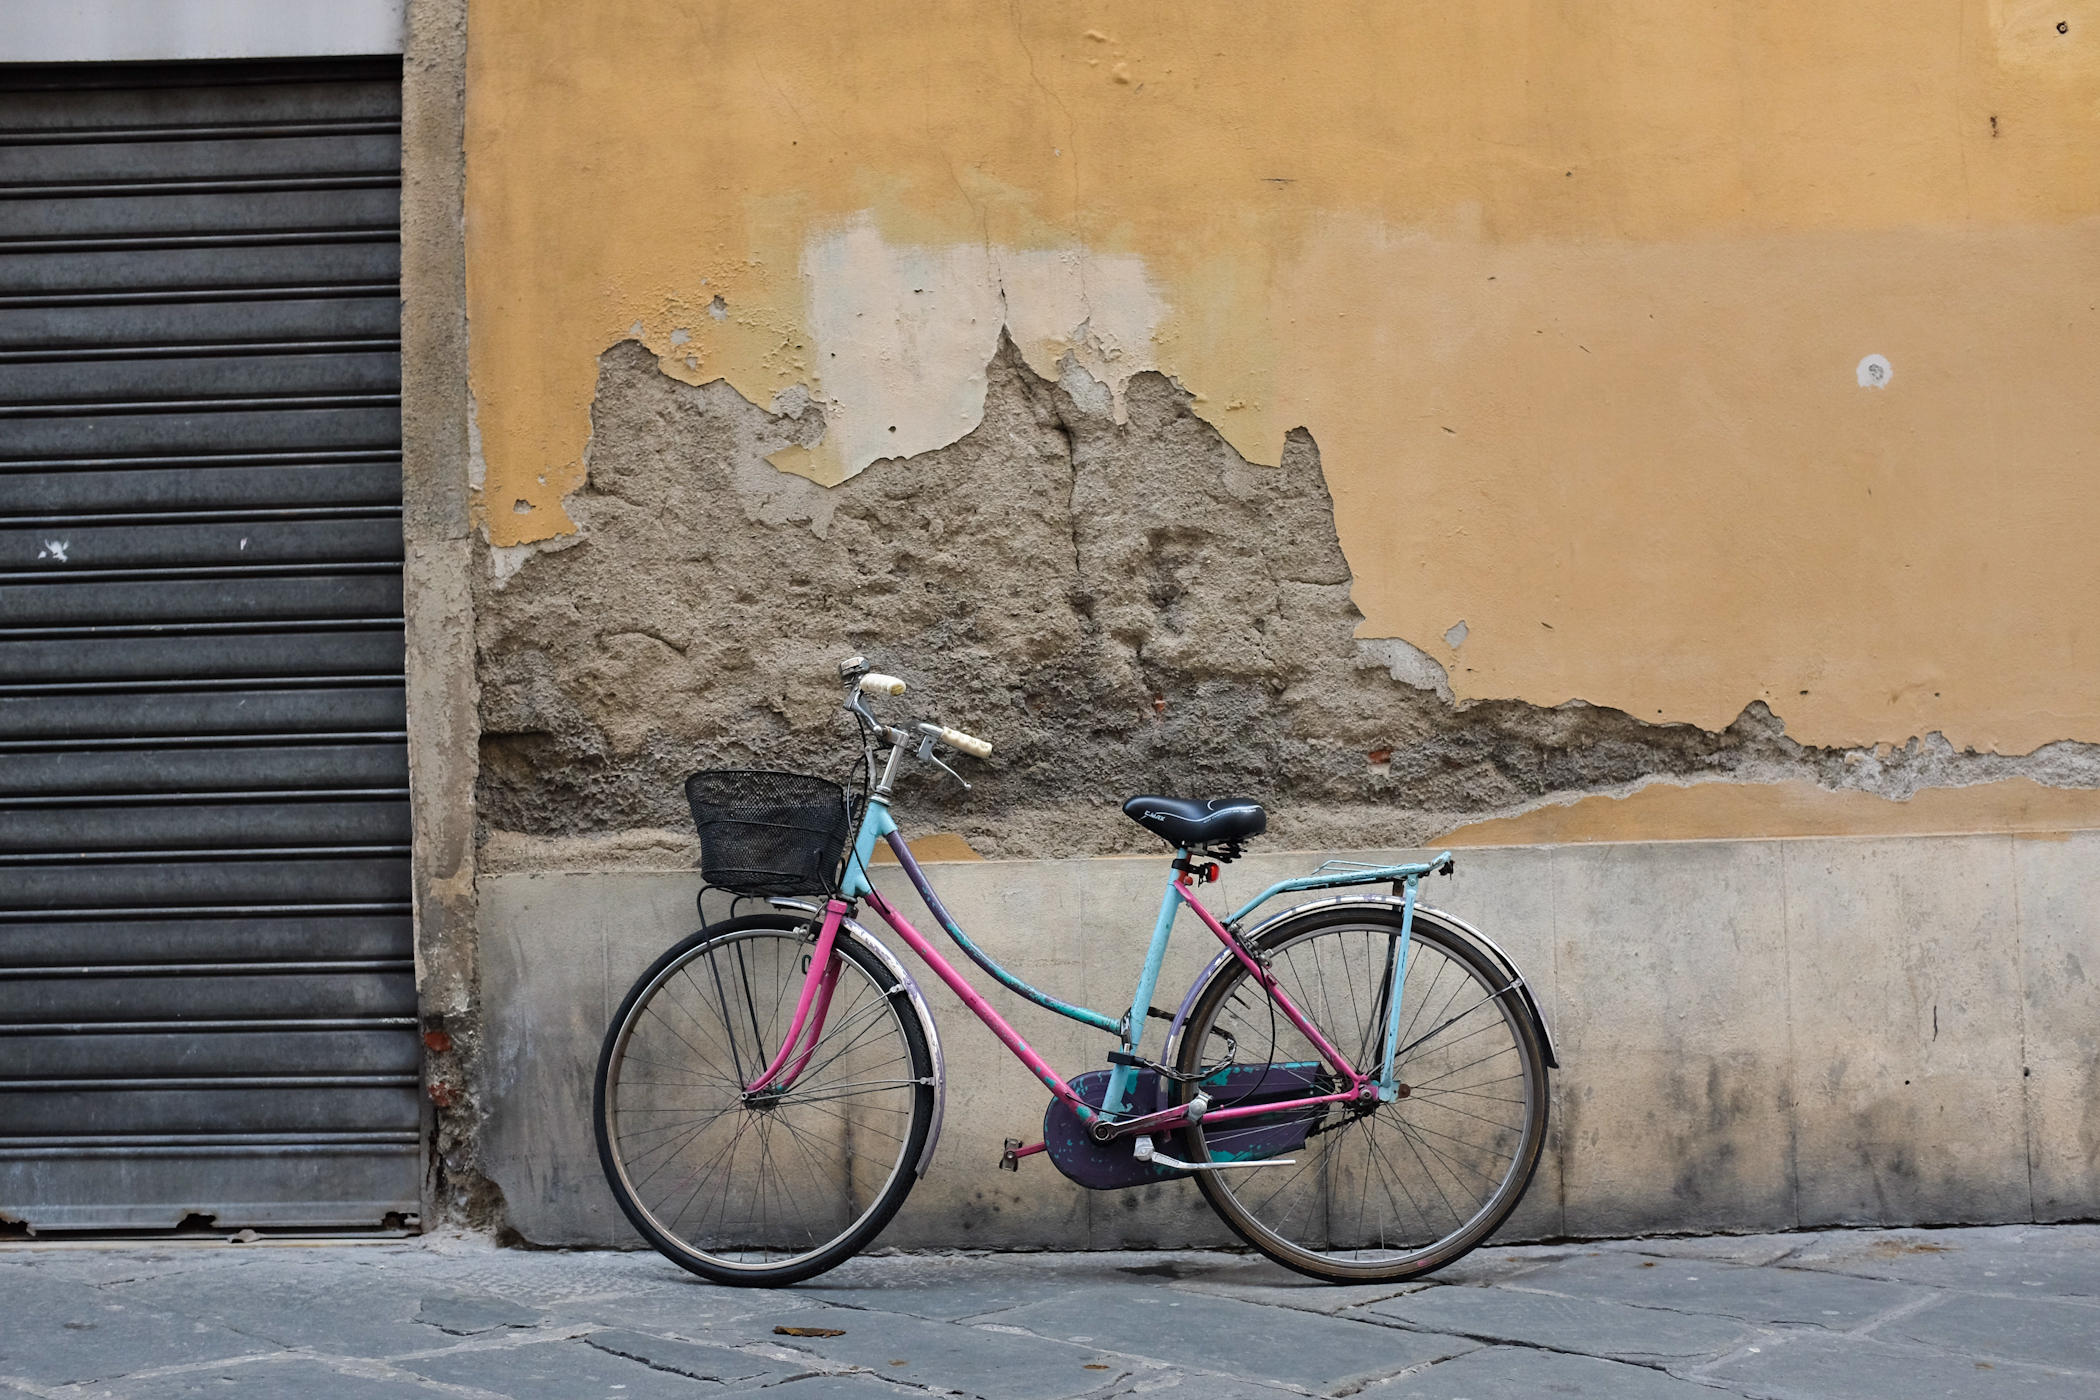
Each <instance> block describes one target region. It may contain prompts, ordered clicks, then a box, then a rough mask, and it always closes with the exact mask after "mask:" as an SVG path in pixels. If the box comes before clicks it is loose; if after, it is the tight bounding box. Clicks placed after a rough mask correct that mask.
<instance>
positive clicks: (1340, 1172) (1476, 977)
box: [1175, 903, 1548, 1283]
mask: <svg viewBox="0 0 2100 1400" xmlns="http://www.w3.org/2000/svg"><path fill="white" fill-rule="evenodd" d="M1399 929H1400V911H1399V910H1397V909H1394V908H1392V907H1391V906H1389V905H1383V904H1369V903H1363V904H1343V905H1339V906H1332V907H1329V908H1325V909H1318V910H1314V911H1311V912H1308V913H1306V914H1305V915H1303V916H1302V917H1299V918H1293V919H1288V920H1286V921H1285V922H1283V923H1280V924H1278V925H1277V926H1276V927H1275V928H1273V929H1271V930H1270V931H1269V932H1268V933H1266V934H1264V935H1263V936H1262V938H1261V940H1260V944H1259V946H1258V947H1257V948H1256V949H1255V950H1254V951H1255V952H1256V953H1257V954H1258V955H1259V956H1260V957H1261V958H1262V959H1263V960H1264V961H1265V962H1267V963H1268V965H1269V967H1270V969H1271V971H1272V972H1273V973H1274V974H1275V976H1276V977H1277V980H1278V982H1279V984H1280V985H1282V987H1283V990H1284V992H1285V993H1286V994H1287V995H1288V996H1289V997H1290V998H1291V1000H1292V1001H1293V1002H1294V1003H1295V1004H1296V1005H1297V1006H1298V1008H1299V1010H1300V1011H1302V1012H1303V1013H1304V1014H1305V1016H1306V1018H1307V1019H1308V1020H1310V1021H1311V1022H1312V1023H1313V1024H1314V1025H1315V1026H1317V1027H1318V1028H1319V1030H1320V1031H1321V1033H1322V1034H1323V1035H1325V1036H1327V1037H1328V1039H1329V1040H1330V1041H1331V1042H1332V1043H1333V1044H1334V1045H1335V1046H1336V1047H1337V1048H1338V1049H1340V1050H1341V1051H1342V1053H1343V1054H1345V1055H1348V1056H1351V1057H1352V1058H1353V1059H1354V1062H1355V1063H1356V1065H1357V1067H1358V1068H1359V1069H1362V1068H1366V1067H1367V1066H1368V1067H1374V1068H1375V1066H1376V1063H1377V1060H1378V1057H1379V1055H1380V1054H1381V1053H1382V1047H1383V1043H1384V1042H1383V1037H1384V1026H1385V1014H1384V1013H1385V1003H1384V991H1383V987H1384V984H1385V973H1384V968H1385V966H1386V964H1385V962H1384V958H1385V956H1386V950H1388V949H1390V948H1391V947H1392V946H1394V944H1395V942H1396V938H1395V935H1397V934H1398V932H1399ZM1507 980H1508V979H1507V976H1506V974H1505V972H1504V971H1503V969H1502V968H1501V967H1500V966H1498V965H1496V964H1495V963H1494V962H1493V961H1492V960H1491V959H1490V958H1489V957H1487V956H1486V955H1485V954H1484V953H1483V952H1482V951H1481V950H1480V949H1479V948H1478V947H1477V946H1476V945H1475V944H1474V943H1473V942H1472V941H1471V940H1468V939H1466V938H1464V937H1462V936H1460V935H1459V934H1458V933H1457V932H1456V931H1455V930H1453V929H1451V928H1449V927H1448V926H1446V925H1443V924H1441V923H1439V922H1438V921H1437V919H1436V917H1435V915H1434V914H1431V913H1427V912H1425V911H1420V910H1418V911H1417V912H1416V914H1415V920H1414V927H1413V937H1412V946H1411V950H1410V953H1409V956H1408V962H1407V974H1406V978H1405V981H1404V984H1403V988H1402V995H1401V1024H1402V1028H1403V1029H1402V1034H1401V1037H1400V1042H1399V1043H1400V1046H1401V1047H1402V1048H1403V1050H1404V1053H1403V1054H1402V1055H1401V1056H1399V1057H1397V1058H1396V1059H1395V1062H1394V1064H1395V1077H1396V1078H1397V1079H1398V1080H1400V1081H1401V1082H1402V1083H1403V1084H1408V1085H1409V1093H1408V1095H1407V1096H1406V1097H1403V1098H1399V1099H1397V1100H1395V1101H1394V1102H1391V1103H1380V1104H1375V1105H1371V1106H1369V1107H1368V1108H1362V1107H1356V1106H1328V1107H1323V1108H1320V1109H1316V1110H1309V1111H1302V1112H1301V1114H1300V1115H1299V1116H1298V1118H1297V1119H1296V1120H1291V1119H1290V1117H1289V1115H1284V1116H1283V1117H1281V1118H1279V1117H1277V1116H1274V1115H1271V1116H1266V1117H1264V1118H1261V1119H1254V1120H1242V1122H1241V1124H1240V1125H1239V1126H1238V1127H1235V1126H1234V1125H1233V1124H1232V1123H1231V1122H1230V1121H1227V1122H1219V1123H1212V1122H1209V1121H1206V1122H1204V1123H1201V1124H1198V1125H1195V1126H1193V1127H1190V1128H1185V1129H1183V1130H1182V1134H1181V1135H1182V1139H1183V1141H1184V1143H1185V1144H1186V1147H1187V1150H1188V1152H1189V1160H1191V1161H1193V1162H1199V1163H1207V1162H1213V1161H1232V1160H1251V1159H1253V1158H1255V1157H1258V1156H1275V1157H1277V1158H1278V1159H1279V1160H1282V1159H1284V1158H1286V1157H1287V1158H1289V1159H1292V1160H1294V1161H1295V1163H1296V1165H1295V1166H1291V1167H1286V1166H1282V1165H1279V1166H1277V1167H1275V1168H1272V1169H1258V1168H1257V1169H1235V1170H1230V1171H1204V1172H1197V1173H1195V1176H1196V1179H1197V1185H1198V1186H1199V1187H1200V1188H1201V1190H1202V1192H1203V1195H1204V1199H1205V1200H1207V1201H1208V1202H1209V1203H1210V1206H1211V1208H1212V1209H1213V1210H1214V1211H1216V1212H1217V1213H1218V1216H1219V1218H1220V1219H1222V1220H1223V1221H1224V1222H1225V1224H1226V1225H1227V1226H1228V1227H1230V1228H1231V1229H1232V1231H1233V1232H1234V1233H1235V1234H1237V1235H1238V1236H1239V1237H1240V1238H1241V1239H1243V1240H1245V1241H1246V1242H1247V1243H1248V1244H1250V1245H1252V1246H1253V1247H1254V1248H1255V1249H1257V1250H1259V1251H1261V1253H1263V1254H1265V1255H1267V1256H1268V1257H1269V1258H1271V1259H1273V1260H1275V1261H1276V1262H1277V1263H1279V1264H1282V1265H1283V1266H1284V1267H1286V1268H1289V1269H1294V1270H1296V1271H1298V1272H1299V1273H1303V1274H1308V1275H1311V1276H1312V1277H1314V1278H1320V1279H1325V1280H1328V1281H1329V1282H1335V1283H1364V1282H1378V1283H1388V1282H1398V1281H1404V1280H1406V1279H1411V1278H1419V1277H1421V1276H1422V1275H1424V1274H1428V1273H1431V1272H1433V1271H1434V1270H1437V1269H1440V1268H1443V1267H1444V1266H1445V1265H1447V1264H1449V1263H1451V1262H1452V1261H1453V1260H1456V1259H1459V1258H1461V1257H1463V1256H1464V1255H1465V1254H1466V1253H1467V1252H1469V1251H1470V1250H1472V1249H1474V1248H1476V1247H1477V1246H1479V1245H1480V1244H1481V1243H1483V1242H1484V1241H1486V1240H1487V1239H1488V1237H1489V1236H1491V1235H1492V1234H1494V1232H1495V1231H1496V1230H1497V1229H1499V1228H1500V1227H1501V1226H1502V1224H1503V1222H1504V1221H1506V1220H1507V1219H1508V1218H1509V1215H1510V1212H1511V1211H1513V1210H1515V1209H1516V1207H1517V1204H1518V1202H1519V1201H1521V1200H1522V1199H1523V1196H1524V1192H1525V1190H1526V1188H1527V1187H1529V1185H1530V1184H1531V1177H1532V1174H1533V1172H1534V1171H1536V1170H1537V1167H1538V1161H1539V1156H1540V1154H1541V1152H1542V1151H1543V1150H1544V1146H1545V1139H1546V1119H1547V1107H1548V1084H1547V1071H1546V1062H1545V1059H1546V1057H1545V1054H1544V1053H1543V1049H1542V1047H1541V1045H1540V1041H1539V1036H1538V1031H1537V1027H1536V1026H1535V1025H1534V1023H1533V1021H1532V1018H1531V1015H1530V1011H1529V1008H1528V1007H1527V1006H1526V1005H1525V1003H1524V1000H1523V997H1522V994H1521V993H1520V992H1519V991H1517V990H1515V989H1514V988H1505V986H1504V984H1505V983H1506V982H1507ZM1273 1008H1274V1003H1273V1002H1272V1001H1271V1000H1270V999H1269V997H1268V996H1267V995H1266V994H1265V993H1264V992H1262V990H1261V988H1260V987H1259V985H1258V984H1256V983H1254V982H1253V981H1252V980H1251V979H1250V978H1249V977H1248V975H1247V971H1246V968H1245V966H1244V965H1243V964H1242V963H1241V962H1240V961H1239V960H1238V959H1236V958H1235V959H1230V960H1228V961H1227V962H1225V963H1224V964H1223V965H1221V966H1220V967H1219V969H1218V970H1217V971H1216V972H1215V973H1214V974H1212V977H1211V979H1210V981H1209V982H1208V983H1206V984H1205V986H1204V987H1203V989H1202V990H1201V991H1200V992H1199V993H1198V995H1197V998H1196V1003H1195V1007H1194V1009H1193V1010H1192V1011H1191V1013H1190V1015H1189V1019H1188V1022H1187V1024H1186V1026H1185V1027H1184V1028H1183V1030H1182V1033H1181V1038H1180V1044H1179V1053H1178V1055H1177V1057H1176V1059H1177V1068H1178V1069H1179V1070H1180V1072H1181V1074H1183V1075H1185V1076H1189V1078H1188V1079H1185V1080H1183V1081H1182V1082H1181V1083H1180V1085H1179V1087H1178V1088H1177V1090H1176V1094H1175V1098H1176V1100H1177V1101H1178V1102H1186V1101H1187V1100H1188V1099H1189V1098H1190V1097H1192V1096H1193V1095H1194V1093H1195V1092H1196V1090H1197V1088H1198V1087H1199V1085H1198V1082H1197V1081H1198V1080H1199V1079H1200V1078H1201V1077H1202V1076H1203V1074H1204V1073H1206V1072H1209V1073H1216V1069H1215V1066H1217V1065H1218V1064H1219V1063H1220V1060H1219V1059H1218V1056H1219V1054H1220V1053H1221V1048H1220V1047H1221V1042H1220V1039H1219V1037H1220V1036H1225V1037H1228V1038H1229V1039H1227V1040H1226V1041H1224V1042H1222V1044H1223V1045H1229V1046H1230V1047H1231V1049H1230V1050H1229V1052H1225V1053H1228V1054H1229V1056H1230V1058H1232V1059H1234V1060H1235V1061H1236V1063H1237V1064H1238V1065H1240V1066H1242V1067H1244V1066H1247V1065H1249V1064H1256V1065H1259V1064H1260V1063H1261V1062H1262V1061H1263V1060H1264V1059H1267V1060H1268V1061H1269V1062H1271V1063H1274V1064H1289V1065H1297V1066H1303V1067H1305V1068H1301V1069H1299V1070H1298V1071H1297V1073H1298V1074H1299V1075H1300V1077H1301V1078H1302V1077H1303V1076H1304V1074H1305V1073H1306V1070H1307V1069H1309V1068H1310V1065H1309V1062H1313V1061H1317V1060H1318V1056H1317V1054H1315V1053H1314V1052H1313V1051H1312V1049H1311V1046H1310V1043H1309V1042H1308V1041H1306V1039H1305V1038H1304V1036H1303V1034H1302V1033H1301V1032H1299V1031H1298V1030H1297V1029H1296V1027H1294V1026H1292V1025H1291V1023H1290V1022H1289V1020H1288V1019H1286V1018H1285V1017H1284V1016H1283V1015H1282V1014H1281V1012H1276V1011H1274V1010H1273ZM1410 1008H1412V1009H1410ZM1454 1012H1456V1013H1458V1014H1457V1015H1456V1016H1455V1017H1454V1018H1453V1019H1452V1020H1451V1021H1450V1023H1449V1024H1448V1025H1444V1026H1439V1024H1438V1022H1439V1021H1440V1020H1441V1019H1443V1018H1445V1017H1447V1016H1452V1015H1453V1013H1454ZM1411 1040H1413V1041H1416V1042H1417V1043H1415V1044H1414V1045H1412V1046H1410V1044H1409V1042H1410V1041H1411ZM1469 1041H1470V1042H1473V1043H1471V1044H1468V1043H1467V1042H1469ZM1206 1053H1208V1054H1210V1055H1211V1056H1212V1058H1211V1059H1210V1060H1209V1061H1208V1062H1206V1061H1205V1059H1204V1056H1205V1054H1206ZM1239 1075H1240V1082H1245V1081H1246V1079H1247V1077H1248V1076H1247V1071H1246V1070H1245V1069H1244V1068H1242V1069H1241V1070H1240V1071H1239ZM1461 1076H1462V1077H1461ZM1218 1082H1228V1081H1224V1080H1221V1081H1218ZM1295 1092H1303V1091H1302V1090H1298V1091H1295ZM1227 1102H1228V1100H1227V1099H1226V1098H1225V1097H1224V1096H1222V1095H1220V1096H1219V1097H1218V1101H1217V1102H1216V1103H1214V1105H1213V1111H1215V1109H1217V1108H1221V1107H1225V1106H1226V1104H1227ZM1279 1123H1280V1124H1281V1125H1282V1127H1281V1131H1279ZM1294 1130H1295V1131H1294ZM1235 1133H1237V1134H1238V1137H1239V1140H1240V1144H1241V1145H1242V1146H1243V1147H1247V1146H1248V1145H1249V1144H1252V1146H1251V1147H1248V1150H1243V1151H1241V1152H1239V1153H1238V1154H1235V1152H1234V1150H1233V1149H1234V1146H1235V1144H1234V1141H1233V1137H1234V1134H1235ZM1279 1143H1281V1144H1283V1145H1282V1146H1281V1147H1279V1146H1278V1144H1279ZM1374 1187H1375V1188H1377V1189H1376V1190H1375V1191H1374V1189H1373V1188H1374ZM1352 1198H1353V1199H1352Z"/></svg>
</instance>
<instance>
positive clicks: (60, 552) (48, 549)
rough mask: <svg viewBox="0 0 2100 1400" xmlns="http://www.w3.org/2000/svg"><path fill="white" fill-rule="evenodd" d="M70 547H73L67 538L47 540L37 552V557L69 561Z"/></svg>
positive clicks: (60, 561) (60, 562) (63, 561)
mask: <svg viewBox="0 0 2100 1400" xmlns="http://www.w3.org/2000/svg"><path fill="white" fill-rule="evenodd" d="M69 548H71V544H70V542H69V541H66V540H45V541H44V547H43V548H42V549H40V550H38V551H37V552H36V557H37V558H39V559H49V560H51V561H53V562H54V563H59V564H63V563H65V562H67V561H66V550H67V549H69Z"/></svg>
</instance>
